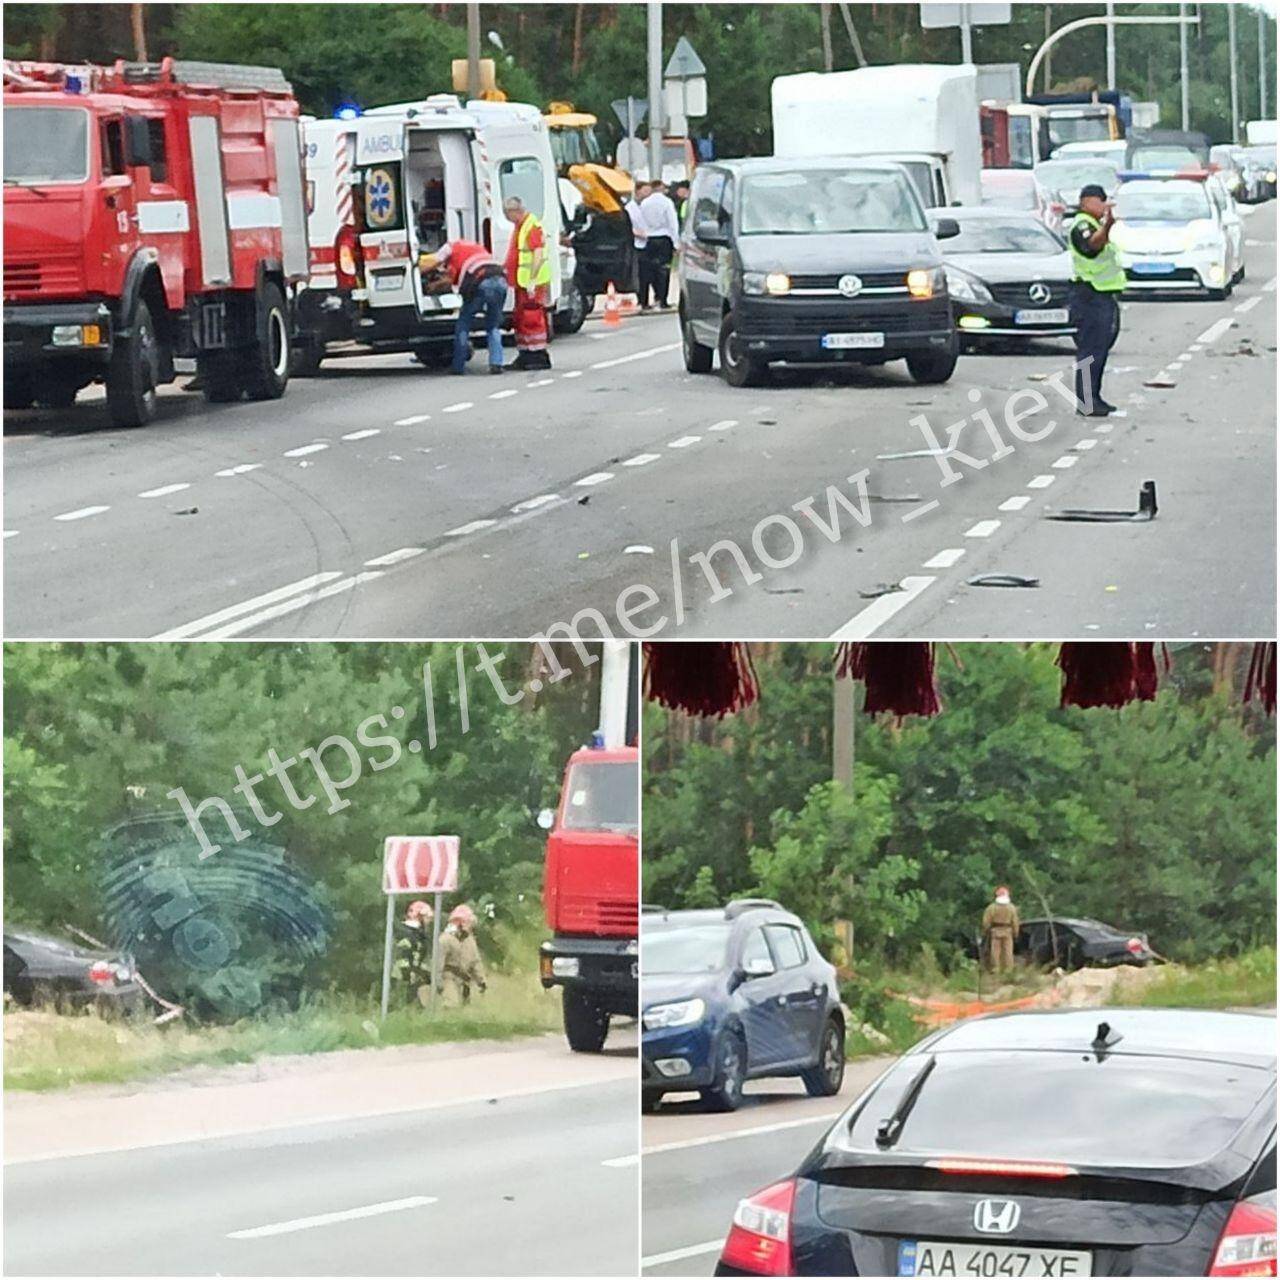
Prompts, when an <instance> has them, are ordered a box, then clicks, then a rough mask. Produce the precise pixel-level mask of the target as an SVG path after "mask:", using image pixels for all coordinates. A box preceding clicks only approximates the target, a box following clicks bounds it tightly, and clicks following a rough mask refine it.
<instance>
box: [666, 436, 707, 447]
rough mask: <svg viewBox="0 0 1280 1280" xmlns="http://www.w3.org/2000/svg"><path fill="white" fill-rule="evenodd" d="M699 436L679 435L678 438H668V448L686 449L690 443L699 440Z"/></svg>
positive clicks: (695, 442)
mask: <svg viewBox="0 0 1280 1280" xmlns="http://www.w3.org/2000/svg"><path fill="white" fill-rule="evenodd" d="M701 439H702V437H701V436H681V437H680V438H679V439H678V440H668V441H667V448H668V449H687V448H688V447H689V446H690V445H691V444H697V443H698V441H699V440H701Z"/></svg>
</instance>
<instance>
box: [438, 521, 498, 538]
mask: <svg viewBox="0 0 1280 1280" xmlns="http://www.w3.org/2000/svg"><path fill="white" fill-rule="evenodd" d="M497 523H498V522H497V521H496V520H472V521H471V522H470V523H469V524H460V525H459V526H458V527H457V528H456V529H446V530H445V535H444V536H445V537H446V538H462V537H465V536H466V535H467V534H468V533H479V532H480V531H481V530H482V529H492V528H493V526H494V525H495V524H497Z"/></svg>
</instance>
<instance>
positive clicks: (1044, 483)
mask: <svg viewBox="0 0 1280 1280" xmlns="http://www.w3.org/2000/svg"><path fill="white" fill-rule="evenodd" d="M1056 479H1057V476H1032V477H1031V479H1030V480H1028V481H1027V488H1028V489H1047V488H1048V487H1049V486H1050V485H1051V484H1052V483H1053V482H1054V481H1055V480H1056Z"/></svg>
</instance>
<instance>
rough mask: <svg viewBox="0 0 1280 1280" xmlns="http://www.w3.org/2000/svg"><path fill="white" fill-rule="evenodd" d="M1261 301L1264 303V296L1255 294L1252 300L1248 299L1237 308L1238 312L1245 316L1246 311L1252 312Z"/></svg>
mask: <svg viewBox="0 0 1280 1280" xmlns="http://www.w3.org/2000/svg"><path fill="white" fill-rule="evenodd" d="M1261 301H1262V294H1260V293H1255V294H1254V295H1253V297H1252V298H1246V299H1245V300H1244V301H1243V302H1241V303H1240V304H1239V305H1238V306H1237V307H1236V311H1237V312H1238V313H1239V314H1240V315H1244V313H1245V312H1246V311H1252V310H1253V309H1254V307H1256V306H1257V305H1258V303H1260V302H1261Z"/></svg>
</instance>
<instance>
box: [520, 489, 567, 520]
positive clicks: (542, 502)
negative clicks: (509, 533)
mask: <svg viewBox="0 0 1280 1280" xmlns="http://www.w3.org/2000/svg"><path fill="white" fill-rule="evenodd" d="M559 497H560V495H559V494H558V493H540V494H538V495H537V496H536V497H533V498H526V499H525V500H524V501H523V502H517V503H516V505H515V506H514V507H512V508H511V514H512V515H513V516H518V515H520V514H521V512H524V511H536V510H537V509H538V508H539V507H545V506H546V505H547V503H548V502H555V501H556V499H557V498H559Z"/></svg>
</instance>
